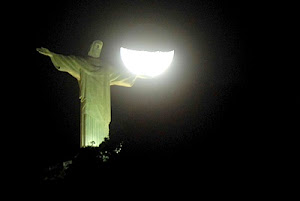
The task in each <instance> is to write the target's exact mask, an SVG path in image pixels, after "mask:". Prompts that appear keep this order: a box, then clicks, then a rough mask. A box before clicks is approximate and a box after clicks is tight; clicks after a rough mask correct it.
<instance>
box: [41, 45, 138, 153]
mask: <svg viewBox="0 0 300 201" xmlns="http://www.w3.org/2000/svg"><path fill="white" fill-rule="evenodd" d="M102 46H103V42H102V41H100V40H96V41H94V42H93V43H92V45H91V48H90V51H89V52H88V57H87V58H83V57H78V56H65V55H61V54H56V53H53V52H51V51H49V50H48V49H46V48H37V51H38V52H39V53H41V54H43V55H46V56H49V57H50V59H51V61H52V63H53V65H54V66H55V67H56V68H57V69H58V70H59V71H63V72H68V73H69V74H71V75H72V76H73V77H75V78H76V79H77V80H78V83H79V87H80V97H79V98H80V101H81V121H80V129H81V132H80V147H87V146H99V145H100V144H101V143H102V142H103V141H104V138H109V124H110V121H111V106H110V86H111V85H118V86H123V87H131V86H132V85H133V84H134V82H135V80H136V79H137V78H138V77H139V76H137V75H133V74H131V73H129V72H127V71H124V72H120V71H117V70H116V69H115V68H113V67H112V66H111V65H109V64H107V63H105V62H103V61H102V60H101V59H100V53H101V50H102Z"/></svg>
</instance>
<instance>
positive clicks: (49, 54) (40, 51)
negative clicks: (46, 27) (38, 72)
mask: <svg viewBox="0 0 300 201" xmlns="http://www.w3.org/2000/svg"><path fill="white" fill-rule="evenodd" d="M36 51H38V52H39V53H40V54H43V55H46V56H49V57H52V56H53V53H52V52H50V50H48V49H47V48H44V47H41V48H36Z"/></svg>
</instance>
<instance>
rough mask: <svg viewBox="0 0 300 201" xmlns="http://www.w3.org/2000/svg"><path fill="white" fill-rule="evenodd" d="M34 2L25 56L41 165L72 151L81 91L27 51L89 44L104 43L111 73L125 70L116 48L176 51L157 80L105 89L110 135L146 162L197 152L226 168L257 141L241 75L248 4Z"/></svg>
mask: <svg viewBox="0 0 300 201" xmlns="http://www.w3.org/2000/svg"><path fill="white" fill-rule="evenodd" d="M187 2H188V3H187ZM36 4H37V5H35V6H34V9H35V11H34V12H35V13H36V15H35V20H34V33H35V45H34V46H33V47H32V49H31V51H32V54H33V55H34V57H35V67H34V70H32V73H33V75H34V78H33V80H32V83H33V85H34V91H35V92H34V95H33V97H35V98H33V99H32V102H33V103H34V104H33V105H34V107H35V109H34V113H35V115H34V116H35V118H36V119H35V120H34V122H37V125H38V126H37V127H36V126H34V127H35V128H34V132H33V133H34V136H35V137H34V140H36V142H35V145H36V146H37V147H38V149H39V153H37V155H36V157H37V159H39V160H40V161H41V163H42V164H43V165H47V164H48V163H50V162H52V161H55V159H57V158H67V157H70V156H72V154H74V153H76V151H78V148H79V132H80V125H79V124H80V122H79V119H80V114H79V112H80V103H79V98H78V96H79V88H78V84H77V81H76V80H75V79H74V78H73V77H71V76H70V75H69V74H67V73H63V72H59V71H57V70H56V69H55V68H54V67H53V65H52V63H51V61H50V59H49V58H47V57H45V56H42V55H40V54H38V53H37V52H35V48H36V47H46V48H48V49H49V50H51V51H53V52H56V53H62V54H66V55H69V54H73V55H81V56H84V55H86V54H87V52H88V49H89V46H90V44H91V42H92V41H93V40H96V39H100V40H102V41H103V42H104V47H103V50H102V55H101V57H102V58H103V59H105V60H107V61H109V62H110V63H112V64H114V65H115V66H117V67H118V68H124V66H123V65H122V63H121V60H120V55H119V48H120V47H121V46H126V47H128V48H130V47H135V46H139V45H141V46H142V47H143V48H147V45H148V47H149V48H154V49H155V48H157V49H174V50H175V57H174V60H173V63H172V66H171V67H170V68H169V69H168V70H167V71H166V72H165V73H164V74H162V75H160V76H158V77H156V78H154V79H151V80H138V81H136V83H135V85H134V86H133V87H132V88H122V87H116V86H114V87H111V103H112V104H111V105H112V122H111V126H110V133H111V135H114V136H116V138H120V139H126V140H127V141H128V142H129V143H128V144H127V146H128V147H129V148H130V149H132V150H134V151H133V152H135V153H137V155H138V153H139V154H140V155H142V156H148V157H149V158H151V155H152V154H153V155H154V156H158V155H164V156H167V157H171V158H176V157H177V156H178V157H180V156H185V155H190V156H189V157H190V159H191V158H193V160H194V161H197V160H198V159H197V157H198V156H200V155H201V156H204V157H205V156H206V157H208V158H209V157H211V158H215V159H216V160H220V158H222V161H223V162H224V161H226V160H227V159H228V160H237V161H238V160H240V158H242V157H244V154H246V152H247V150H246V149H245V147H246V146H248V145H249V141H251V139H253V138H255V137H254V136H253V130H254V128H253V115H254V114H253V110H252V109H253V107H254V106H253V105H251V101H252V100H250V99H249V97H252V96H251V93H252V92H251V87H250V83H249V74H248V73H249V68H250V66H251V62H252V60H251V56H252V50H251V49H250V48H249V44H251V43H252V42H253V41H251V38H250V35H251V26H252V24H251V18H250V17H249V16H248V14H249V10H250V9H251V5H247V4H245V3H241V2H240V1H177V0H173V1H137V0H132V1H111V0H110V1H99V0H97V1H96V0H89V1H78V0H77V1H74V0H73V1H55V2H52V1H51V3H48V2H44V1H38V2H36ZM179 152H180V155H178V153H179ZM41 156H42V157H41ZM225 158H226V159H225Z"/></svg>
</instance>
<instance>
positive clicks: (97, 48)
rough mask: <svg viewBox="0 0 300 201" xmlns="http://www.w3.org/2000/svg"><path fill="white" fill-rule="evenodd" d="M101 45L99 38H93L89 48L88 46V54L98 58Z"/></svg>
mask: <svg viewBox="0 0 300 201" xmlns="http://www.w3.org/2000/svg"><path fill="white" fill-rule="evenodd" d="M102 47H103V42H102V41H100V40H95V41H94V42H93V43H92V45H91V48H90V51H89V53H88V55H89V56H90V57H94V58H99V57H100V54H101V50H102Z"/></svg>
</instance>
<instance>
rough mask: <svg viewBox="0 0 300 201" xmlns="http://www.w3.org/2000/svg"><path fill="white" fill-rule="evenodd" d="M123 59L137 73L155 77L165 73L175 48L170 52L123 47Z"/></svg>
mask: <svg viewBox="0 0 300 201" xmlns="http://www.w3.org/2000/svg"><path fill="white" fill-rule="evenodd" d="M120 53H121V59H122V61H123V63H124V65H125V67H126V68H127V69H128V70H129V71H130V72H132V73H133V74H136V75H146V76H150V77H154V76H156V75H159V74H161V73H163V72H164V71H165V70H166V69H167V68H168V67H169V66H170V64H171V62H172V60H173V56H174V50H173V51H170V52H159V51H157V52H147V51H137V50H130V49H126V48H123V47H121V49H120Z"/></svg>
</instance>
